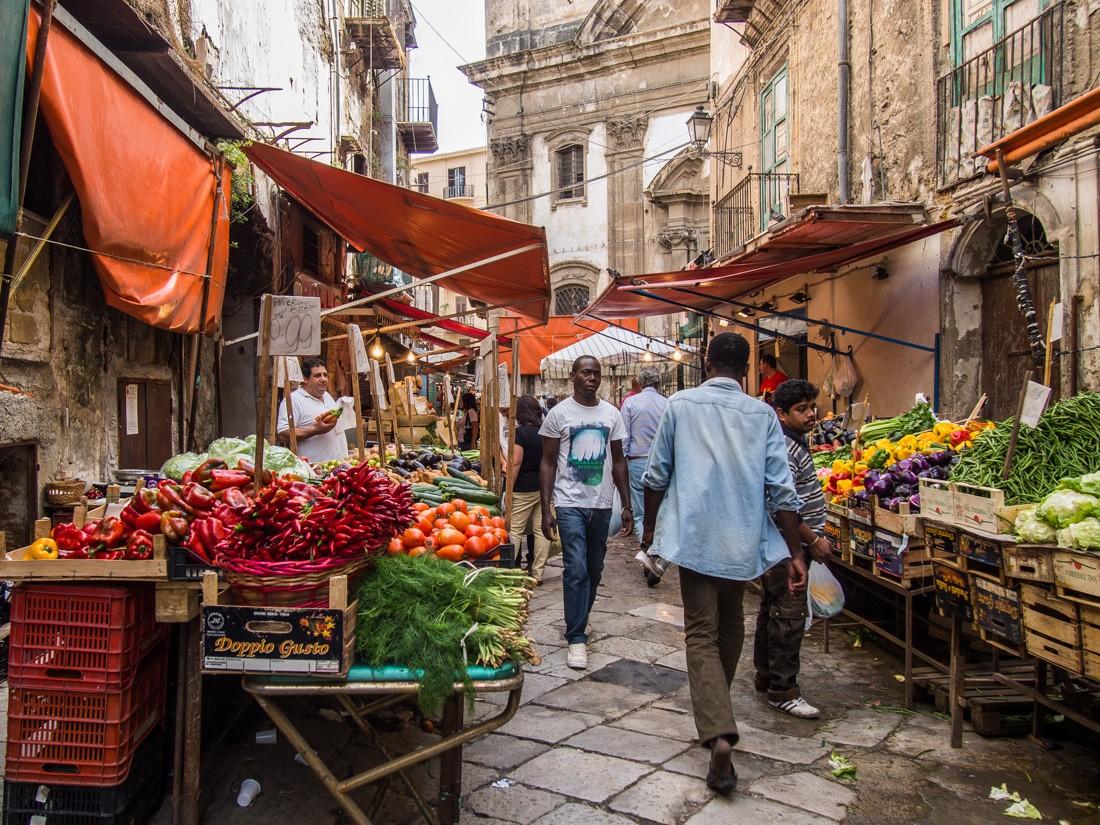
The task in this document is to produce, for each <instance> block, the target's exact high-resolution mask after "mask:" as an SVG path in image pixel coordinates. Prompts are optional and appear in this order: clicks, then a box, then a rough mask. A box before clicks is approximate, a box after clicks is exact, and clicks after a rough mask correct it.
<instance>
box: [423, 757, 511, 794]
mask: <svg viewBox="0 0 1100 825" xmlns="http://www.w3.org/2000/svg"><path fill="white" fill-rule="evenodd" d="M463 756H465V753H463ZM430 770H431V771H432V772H433V774H432V775H433V777H434V779H435V782H436V784H435V787H434V788H433V789H432V792H431V797H434V796H435V795H436V794H437V793H438V792H439V776H438V774H437V773H435V771H436V769H435V768H434V767H433V768H431V769H430ZM500 773H501V772H500V771H499V770H497V769H496V768H486V767H485V766H484V765H475V764H474V763H473V762H463V763H462V793H464V794H468V793H471V792H473V791H476V790H477V789H478V788H480V787H482V786H483V785H488V784H489V783H490V782H496V781H497V780H498V779H500Z"/></svg>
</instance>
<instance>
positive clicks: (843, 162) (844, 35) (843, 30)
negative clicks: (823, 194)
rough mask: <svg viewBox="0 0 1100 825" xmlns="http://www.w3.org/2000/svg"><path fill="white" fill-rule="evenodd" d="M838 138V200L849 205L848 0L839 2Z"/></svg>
mask: <svg viewBox="0 0 1100 825" xmlns="http://www.w3.org/2000/svg"><path fill="white" fill-rule="evenodd" d="M836 16H837V52H838V54H839V61H838V63H837V68H838V70H839V71H838V73H837V74H838V77H837V103H836V109H837V136H836V169H837V188H838V190H839V193H838V197H837V199H838V200H839V202H840V203H841V204H845V203H848V195H849V188H848V87H849V86H850V85H851V82H850V81H851V75H852V64H851V62H850V61H849V60H848V0H837V15H836Z"/></svg>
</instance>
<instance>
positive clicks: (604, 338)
mask: <svg viewBox="0 0 1100 825" xmlns="http://www.w3.org/2000/svg"><path fill="white" fill-rule="evenodd" d="M647 349H648V351H649V352H650V353H651V354H652V356H653V361H654V362H658V361H671V360H672V354H673V353H674V352H675V351H676V345H675V344H674V343H672V342H669V341H662V340H660V339H656V338H647V337H646V336H644V335H639V334H638V333H636V332H631V331H630V330H627V329H620V328H619V327H608V328H607V329H605V330H602V331H600V332H594V333H593V334H592V335H589V336H588V337H587V338H582V339H581V340H580V341H577V343H575V344H570V345H569V346H568V347H566V348H565V349H560V350H558V351H557V352H554V353H551V354H550V355H547V356H546V357H545V358H543V359H542V362H541V364H540V365H539V366H540V369H541V371H542V375H543V377H544V378H568V377H569V371H570V369H571V368H572V366H573V362H574V361H575V360H577V359H578V358H580V357H581V356H582V355H591V356H592V357H593V358H596V359H598V360H599V362H600V365H601V366H602V367H603V368H604V369H605V370H607V369H610V368H611V367H615V368H616V372H617V373H618V374H619V375H624V374H633V373H634V372H637V370H638V369H640V368H641V367H642V366H643V365H644V364H645V363H646V361H645V360H644V359H645V354H646V351H647ZM680 349H681V351H682V352H690V349H689V348H688V347H685V346H681V347H680ZM619 367H624V368H626V369H625V370H622V371H620V370H619V369H618V368H619Z"/></svg>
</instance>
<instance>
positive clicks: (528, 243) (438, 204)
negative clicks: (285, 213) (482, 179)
mask: <svg viewBox="0 0 1100 825" xmlns="http://www.w3.org/2000/svg"><path fill="white" fill-rule="evenodd" d="M245 151H246V152H247V153H248V156H249V157H250V158H251V159H252V160H253V161H254V162H255V163H256V165H257V166H259V167H260V168H261V169H263V170H264V171H265V172H266V173H267V174H268V175H270V176H271V177H272V178H273V179H274V180H275V181H276V182H277V183H278V184H279V185H280V186H282V187H283V188H284V189H286V190H287V192H289V193H290V194H291V195H292V196H294V198H296V199H297V200H298V201H299V202H300V203H301V204H302V205H303V206H305V207H306V208H307V209H309V210H310V211H311V212H312V213H313V214H314V215H316V216H317V218H318V219H319V220H321V221H323V222H324V223H326V224H327V225H328V226H329V227H330V228H331V229H332V230H333V231H334V232H336V233H337V234H338V235H340V236H341V237H342V238H344V239H345V240H346V241H347V242H348V243H350V244H351V245H352V246H354V247H355V248H356V249H358V250H360V251H367V252H370V253H371V254H372V255H374V256H375V257H377V258H380V259H381V260H383V261H385V262H386V263H389V264H392V265H393V266H395V267H397V268H398V269H400V270H402V271H404V272H406V273H408V274H410V275H413V276H415V277H418V278H427V277H429V276H432V275H437V274H439V273H441V272H446V271H448V270H451V269H457V268H459V267H463V266H468V265H470V264H477V263H478V262H479V261H483V260H486V259H488V258H493V257H497V256H504V255H506V254H507V255H508V257H502V259H501V260H497V261H494V262H492V263H486V264H482V265H479V266H475V267H473V268H472V269H470V270H468V271H466V272H462V273H460V274H457V275H453V276H451V277H449V278H447V279H446V281H445V282H444V285H445V286H446V287H447V289H450V290H452V291H454V292H458V293H461V294H463V295H466V296H468V297H470V298H473V299H475V300H478V301H484V302H485V303H487V304H493V305H500V304H504V305H511V306H514V307H515V311H516V312H517V313H519V314H520V315H525V316H528V317H531V318H535V319H537V320H540V321H542V320H545V319H546V317H547V314H548V312H549V303H550V267H549V264H548V263H547V257H546V234H545V232H543V230H542V229H541V228H539V227H535V226H529V225H527V224H524V223H518V222H516V221H512V220H509V219H507V218H502V217H500V216H498V215H493V214H491V213H489V212H483V211H482V210H480V209H473V208H471V207H467V206H462V205H461V204H457V203H453V202H451V201H446V200H443V199H441V198H436V197H433V196H431V195H424V194H421V193H420V192H414V191H413V190H411V189H405V188H404V187H401V186H394V185H393V184H389V183H385V182H383V181H379V180H374V179H373V178H368V177H364V176H363V175H356V174H355V173H353V172H348V171H346V170H344V169H338V168H337V167H334V166H329V165H327V164H324V163H318V162H317V161H313V160H308V159H306V158H302V157H299V156H297V155H295V154H293V153H291V152H287V151H285V150H283V149H278V148H276V147H274V146H268V145H267V144H263V143H253V144H251V145H249V146H248V147H247V148H246V150H245Z"/></svg>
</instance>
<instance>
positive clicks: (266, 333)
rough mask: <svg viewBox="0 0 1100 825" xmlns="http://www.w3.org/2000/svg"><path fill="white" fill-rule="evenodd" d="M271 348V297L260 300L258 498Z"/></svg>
mask: <svg viewBox="0 0 1100 825" xmlns="http://www.w3.org/2000/svg"><path fill="white" fill-rule="evenodd" d="M270 348H271V296H270V295H264V296H263V297H261V298H260V380H259V381H258V382H257V383H258V385H259V388H260V397H259V403H258V404H257V406H256V473H255V476H256V477H255V479H254V480H253V482H252V494H253V495H256V496H258V495H259V494H260V487H262V486H263V475H264V474H263V466H264V435H265V433H264V430H266V429H267V428H266V426H265V425H266V424H267V416H266V415H265V413H266V412H267V393H268V392H269V390H270V387H271V379H270V376H269V375H268V373H269V372H270V370H271V358H270V356H268V354H267V352H268V350H269V349H270Z"/></svg>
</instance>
